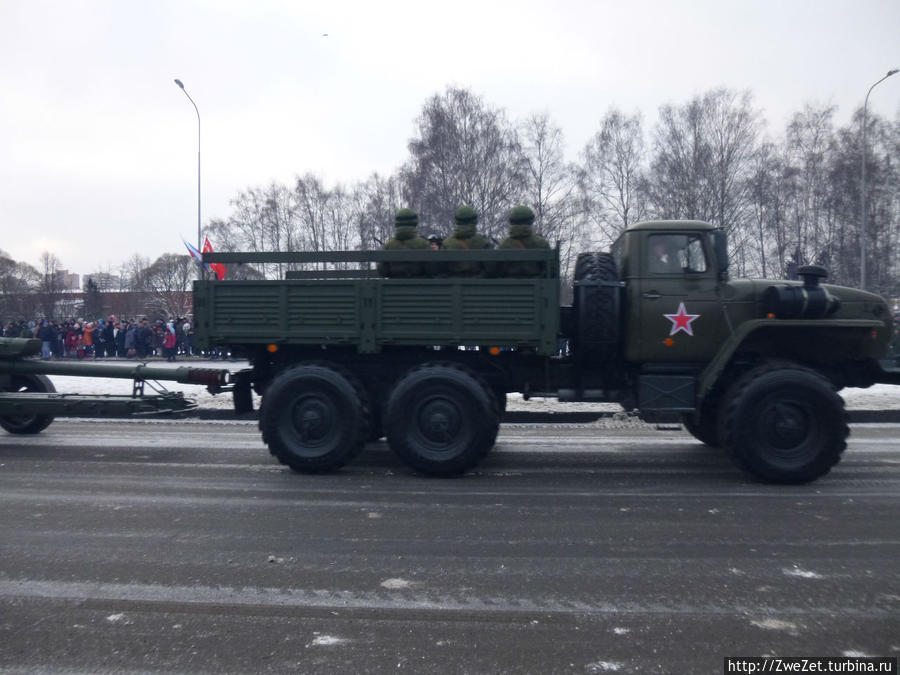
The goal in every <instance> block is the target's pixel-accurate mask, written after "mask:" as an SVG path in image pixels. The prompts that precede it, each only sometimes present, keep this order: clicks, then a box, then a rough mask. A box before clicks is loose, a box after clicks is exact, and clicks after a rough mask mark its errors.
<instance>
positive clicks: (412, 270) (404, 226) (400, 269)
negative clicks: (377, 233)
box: [376, 209, 431, 277]
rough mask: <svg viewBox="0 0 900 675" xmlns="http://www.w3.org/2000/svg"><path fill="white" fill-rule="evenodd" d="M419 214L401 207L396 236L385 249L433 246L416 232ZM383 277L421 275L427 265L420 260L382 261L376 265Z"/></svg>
mask: <svg viewBox="0 0 900 675" xmlns="http://www.w3.org/2000/svg"><path fill="white" fill-rule="evenodd" d="M418 224H419V216H418V215H417V214H416V212H415V211H413V210H412V209H400V210H399V211H397V215H396V216H395V217H394V236H393V238H391V239H389V240H388V241H387V243H386V244H385V245H384V247H383V249H384V250H385V251H402V250H404V249H406V250H416V251H418V250H426V249H430V248H431V246H430V244H429V243H428V240H427V239H424V238H422V237H420V236H419V235H418V233H417V232H416V227H417V226H418ZM376 269H377V270H378V273H379V274H380V275H381V276H383V277H421V276H424V275H425V267H424V265H423V264H422V263H420V262H380V263H378V265H376Z"/></svg>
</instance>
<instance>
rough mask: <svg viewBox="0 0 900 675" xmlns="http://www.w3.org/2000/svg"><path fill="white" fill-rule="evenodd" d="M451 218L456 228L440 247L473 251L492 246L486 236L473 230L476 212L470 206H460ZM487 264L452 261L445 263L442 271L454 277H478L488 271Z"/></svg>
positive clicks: (476, 220) (475, 222)
mask: <svg viewBox="0 0 900 675" xmlns="http://www.w3.org/2000/svg"><path fill="white" fill-rule="evenodd" d="M453 220H454V222H455V223H456V228H455V229H454V230H453V236H451V237H447V238H446V239H444V242H443V244H441V248H443V249H446V250H451V251H469V250H471V251H475V250H481V249H489V248H493V246H492V244H491V242H490V241H488V239H487V238H486V237H483V236H482V235H480V234H477V233H476V232H475V226H476V225H477V224H478V214H477V213H475V209H473V208H472V207H471V206H460V207H459V208H458V209H456V213H454V214H453ZM489 268H490V266H489V265H483V264H482V263H479V262H468V261H460V262H452V263H447V267H446V269H445V270H441V271H442V272H444V273H446V274H449V275H450V276H454V277H478V276H484V275H485V274H486V273H487V272H488V271H490V269H489Z"/></svg>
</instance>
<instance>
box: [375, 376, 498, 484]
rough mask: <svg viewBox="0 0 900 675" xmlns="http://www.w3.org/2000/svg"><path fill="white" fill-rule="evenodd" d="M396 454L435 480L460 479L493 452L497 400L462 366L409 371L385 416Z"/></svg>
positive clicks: (388, 405) (397, 386)
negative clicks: (460, 476)
mask: <svg viewBox="0 0 900 675" xmlns="http://www.w3.org/2000/svg"><path fill="white" fill-rule="evenodd" d="M384 419H385V429H386V431H387V438H388V444H389V445H390V446H391V449H392V450H393V451H394V452H395V453H397V455H398V456H399V457H400V459H402V460H403V461H404V462H405V463H406V464H408V465H409V466H411V467H412V468H414V469H416V470H417V471H421V472H422V473H425V474H428V475H430V476H456V475H459V474H462V473H465V472H466V471H468V470H469V469H471V468H472V467H474V466H475V465H476V464H478V462H480V461H481V459H482V458H484V456H485V455H486V454H487V453H488V452H489V451H490V449H491V448H492V447H493V445H494V441H495V440H496V438H497V433H498V431H499V428H500V425H499V412H498V410H497V402H496V400H495V398H494V394H493V393H492V392H491V390H490V388H489V387H488V385H487V384H486V383H485V382H484V381H483V380H482V379H481V378H480V377H479V376H478V375H477V374H475V373H473V372H471V371H469V370H468V369H465V368H463V367H461V366H459V365H457V364H451V363H429V364H425V365H422V366H419V367H418V368H415V369H413V370H411V371H409V372H408V373H407V374H406V375H404V376H403V377H402V378H401V379H400V381H399V382H398V383H397V385H396V386H395V387H394V389H393V391H392V392H391V395H390V397H389V398H388V403H387V408H386V410H385V418H384Z"/></svg>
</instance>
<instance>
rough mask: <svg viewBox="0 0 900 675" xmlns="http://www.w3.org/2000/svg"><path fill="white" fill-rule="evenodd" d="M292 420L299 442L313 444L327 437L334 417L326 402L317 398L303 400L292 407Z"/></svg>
mask: <svg viewBox="0 0 900 675" xmlns="http://www.w3.org/2000/svg"><path fill="white" fill-rule="evenodd" d="M293 420H294V427H295V428H296V429H297V433H298V434H299V435H300V438H301V440H302V441H304V442H310V441H312V442H315V441H321V440H322V439H323V438H325V437H326V436H327V435H328V433H329V431H330V430H331V427H332V424H333V421H334V415H333V414H332V411H331V409H330V407H329V406H328V405H327V404H326V402H324V401H322V400H319V399H317V398H305V399H301V400H300V401H298V402H297V404H296V405H295V406H294V414H293Z"/></svg>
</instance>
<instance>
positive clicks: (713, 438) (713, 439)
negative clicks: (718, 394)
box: [681, 414, 722, 448]
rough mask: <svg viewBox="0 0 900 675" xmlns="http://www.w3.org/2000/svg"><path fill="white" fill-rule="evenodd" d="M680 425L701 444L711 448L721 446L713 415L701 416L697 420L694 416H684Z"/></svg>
mask: <svg viewBox="0 0 900 675" xmlns="http://www.w3.org/2000/svg"><path fill="white" fill-rule="evenodd" d="M681 424H682V425H683V426H684V428H685V429H686V430H687V432H688V433H689V434H690V435H691V436H693V437H694V438H696V439H697V440H698V441H700V442H701V443H704V444H706V445H708V446H709V447H711V448H719V447H721V446H722V444H721V442H720V441H719V430H718V427H719V423H718V420H717V419H716V417H715V415H704V414H701V415H700V417H699V419H698V418H697V417H695V416H694V415H685V416H684V417H682V418H681Z"/></svg>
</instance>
